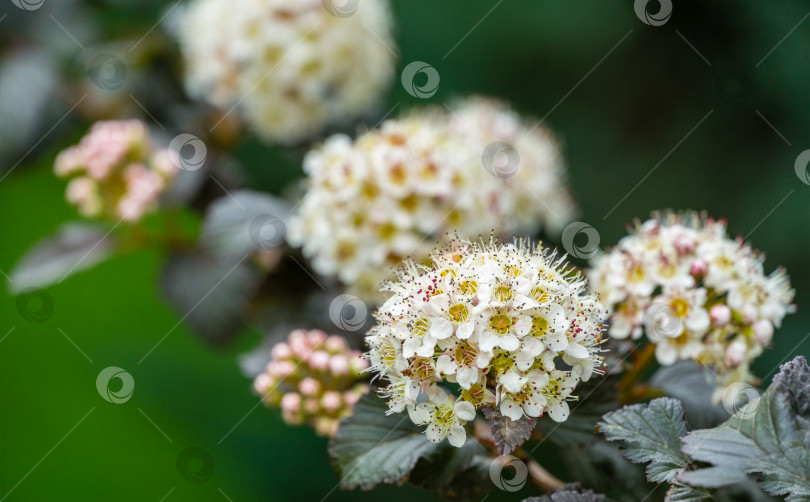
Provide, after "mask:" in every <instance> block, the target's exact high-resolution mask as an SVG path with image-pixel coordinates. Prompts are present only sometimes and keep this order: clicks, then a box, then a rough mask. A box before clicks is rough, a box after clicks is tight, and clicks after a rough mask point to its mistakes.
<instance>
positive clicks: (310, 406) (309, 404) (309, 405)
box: [304, 398, 321, 415]
mask: <svg viewBox="0 0 810 502" xmlns="http://www.w3.org/2000/svg"><path fill="white" fill-rule="evenodd" d="M320 407H321V406H320V404H318V400H317V399H312V398H308V399H306V400H305V401H304V411H306V412H307V413H309V414H310V415H314V414H315V413H317V412H318V410H319V409H320Z"/></svg>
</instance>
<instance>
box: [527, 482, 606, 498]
mask: <svg viewBox="0 0 810 502" xmlns="http://www.w3.org/2000/svg"><path fill="white" fill-rule="evenodd" d="M605 500H606V499H605V496H604V495H602V494H599V493H595V492H594V491H593V490H583V489H582V488H581V487H580V486H579V484H578V483H572V484H570V485H565V486H563V487H562V488H560V489H558V490H555V491H553V492H551V493H549V494H548V495H543V496H542V497H530V498H527V499H524V500H523V502H604V501H605Z"/></svg>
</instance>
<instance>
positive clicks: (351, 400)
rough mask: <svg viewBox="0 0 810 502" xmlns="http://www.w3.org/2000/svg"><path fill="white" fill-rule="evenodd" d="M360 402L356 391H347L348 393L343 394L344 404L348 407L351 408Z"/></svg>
mask: <svg viewBox="0 0 810 502" xmlns="http://www.w3.org/2000/svg"><path fill="white" fill-rule="evenodd" d="M359 400H360V395H359V394H358V393H357V392H356V391H353V390H347V391H346V392H344V393H343V402H345V403H346V406H348V407H350V408H351V407H352V406H354V405H355V404H356V403H357V401H359Z"/></svg>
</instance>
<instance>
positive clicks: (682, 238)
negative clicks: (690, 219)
mask: <svg viewBox="0 0 810 502" xmlns="http://www.w3.org/2000/svg"><path fill="white" fill-rule="evenodd" d="M673 244H674V245H675V249H676V250H677V251H678V254H686V253H691V252H692V251H694V250H695V241H694V240H693V239H692V238H691V237H689V236H688V235H685V234H681V235H679V236H677V237H675V242H674V243H673Z"/></svg>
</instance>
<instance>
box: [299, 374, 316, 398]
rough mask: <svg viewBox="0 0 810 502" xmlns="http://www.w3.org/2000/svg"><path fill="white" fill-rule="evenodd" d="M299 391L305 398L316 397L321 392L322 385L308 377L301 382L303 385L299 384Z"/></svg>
mask: <svg viewBox="0 0 810 502" xmlns="http://www.w3.org/2000/svg"><path fill="white" fill-rule="evenodd" d="M298 390H300V391H301V394H303V395H305V396H314V395H315V394H317V393H318V391H319V390H321V384H320V382H318V381H317V380H315V379H314V378H312V377H307V378H305V379H303V380H301V383H299V384H298Z"/></svg>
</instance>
